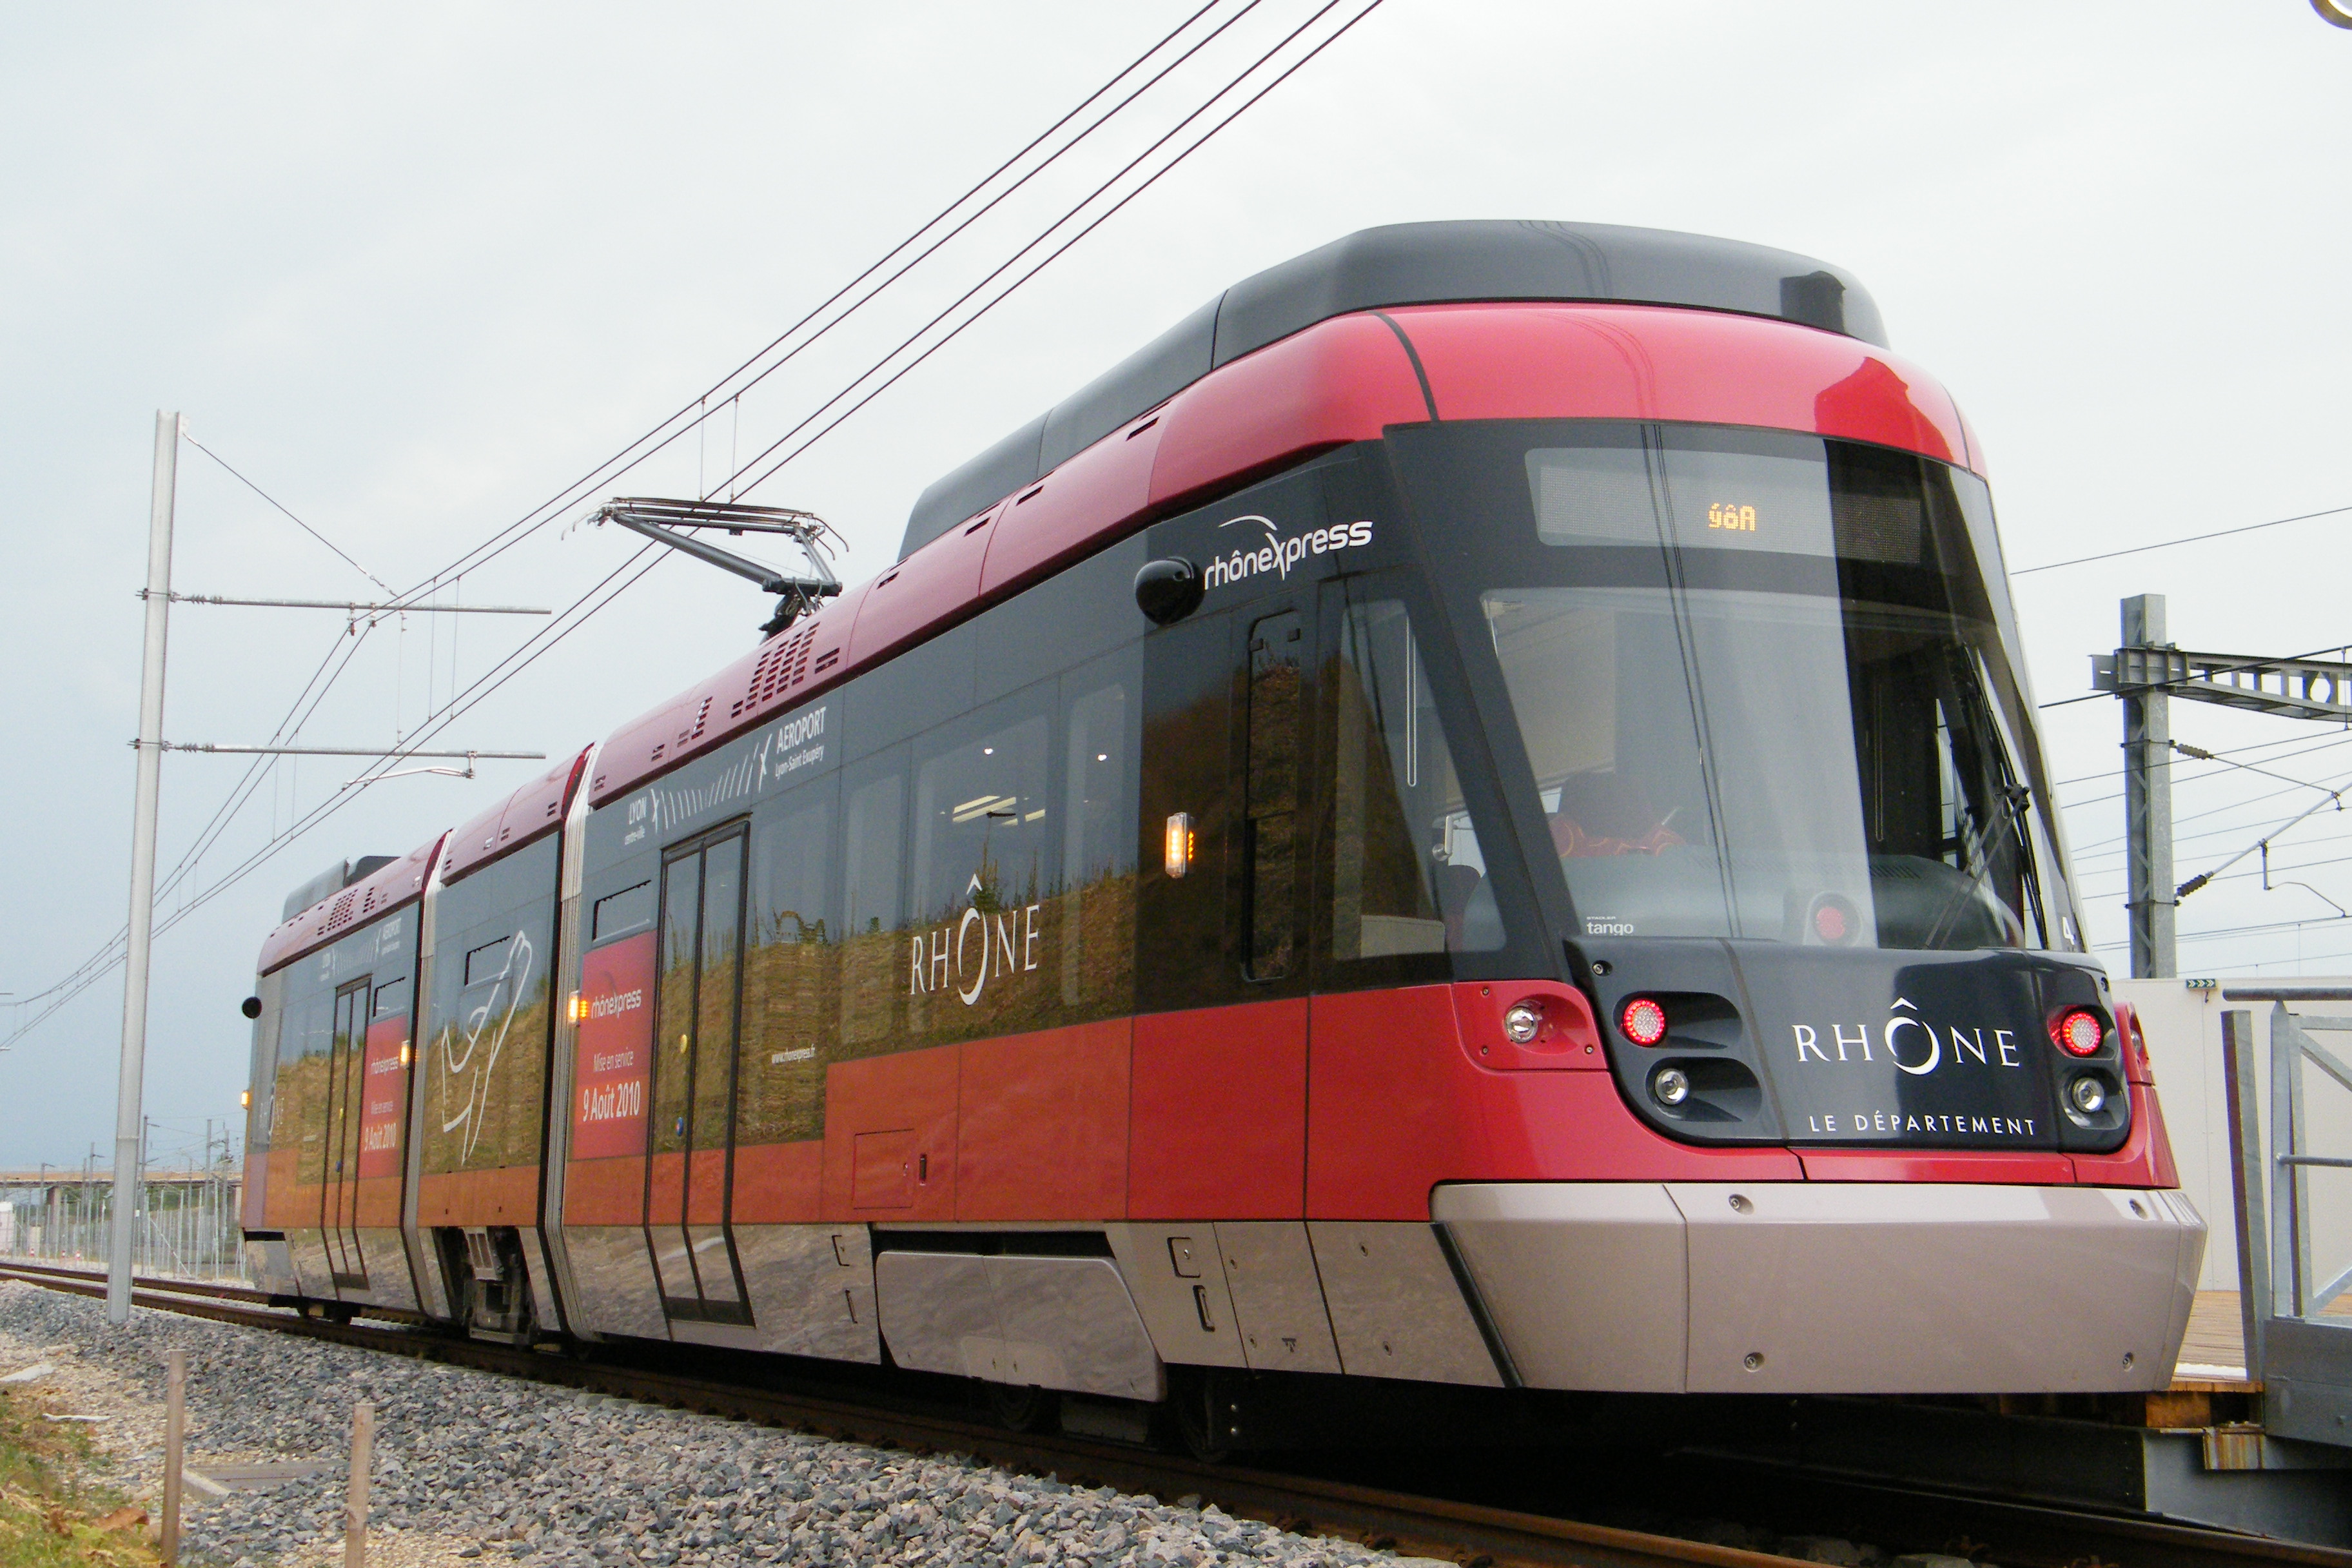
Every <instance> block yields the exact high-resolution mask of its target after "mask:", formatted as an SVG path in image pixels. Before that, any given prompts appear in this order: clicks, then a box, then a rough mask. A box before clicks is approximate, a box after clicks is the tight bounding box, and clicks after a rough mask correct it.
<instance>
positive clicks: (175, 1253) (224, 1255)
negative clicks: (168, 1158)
mask: <svg viewBox="0 0 2352 1568" xmlns="http://www.w3.org/2000/svg"><path fill="white" fill-rule="evenodd" d="M241 1185H242V1184H241V1183H240V1182H239V1181H238V1180H237V1178H236V1177H235V1176H233V1175H229V1174H226V1173H212V1174H207V1173H201V1172H199V1173H183V1172H173V1173H168V1174H166V1173H158V1174H156V1175H155V1176H154V1177H153V1178H152V1179H151V1180H149V1181H147V1182H144V1183H142V1184H141V1186H140V1202H139V1211H138V1213H137V1215H135V1216H134V1225H135V1228H134V1230H133V1231H132V1233H131V1269H132V1271H133V1272H135V1273H139V1274H156V1275H169V1276H171V1277H173V1278H174V1279H234V1280H243V1279H245V1248H244V1247H243V1245H242V1237H241V1234H240V1232H239V1230H238V1226H237V1196H238V1192H239V1189H240V1187H241ZM113 1240H114V1191H113V1183H112V1180H111V1178H110V1176H108V1175H107V1174H106V1173H94V1175H93V1177H92V1178H91V1179H89V1180H80V1179H77V1178H76V1177H75V1176H74V1175H73V1174H72V1173H67V1174H66V1175H62V1176H58V1177H53V1178H50V1179H49V1180H47V1181H46V1182H43V1183H40V1184H37V1185H36V1184H26V1185H15V1186H9V1187H6V1188H5V1191H0V1256H6V1257H12V1258H37V1259H40V1260H42V1261H45V1262H63V1263H74V1262H79V1263H88V1264H93V1265H97V1264H103V1263H105V1262H106V1260H107V1257H108V1251H109V1248H110V1247H112V1245H113Z"/></svg>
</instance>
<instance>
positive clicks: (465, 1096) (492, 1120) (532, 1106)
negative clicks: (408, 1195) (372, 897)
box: [420, 835, 558, 1175]
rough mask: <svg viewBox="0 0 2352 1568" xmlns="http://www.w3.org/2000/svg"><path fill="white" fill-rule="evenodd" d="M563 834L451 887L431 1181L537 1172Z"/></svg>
mask: <svg viewBox="0 0 2352 1568" xmlns="http://www.w3.org/2000/svg"><path fill="white" fill-rule="evenodd" d="M557 846H558V840H557V838H556V837H555V836H554V835H550V836H549V837H546V838H543V839H541V840H540V841H539V842H538V843H536V844H532V845H529V846H527V847H524V848H521V849H518V850H516V851H515V852H514V853H513V854H511V855H509V856H507V857H506V858H504V859H501V860H498V861H495V862H493V863H491V864H490V865H488V866H486V867H484V868H481V869H480V870H478V871H476V872H475V873H473V874H472V875H471V876H468V877H467V878H465V879H462V880H459V881H457V882H453V883H451V884H450V885H449V886H447V887H446V888H445V889H442V892H441V895H440V914H439V918H438V927H439V933H438V935H437V937H436V942H435V947H436V952H437V953H438V954H439V957H438V958H437V960H436V963H435V964H434V966H433V997H432V1002H431V1009H430V1012H429V1014H428V1016H427V1019H426V1027H425V1029H424V1030H422V1031H420V1037H422V1038H424V1039H425V1040H426V1041H427V1044H426V1046H425V1051H424V1064H423V1065H424V1071H425V1086H424V1087H425V1118H424V1126H423V1129H422V1131H423V1135H424V1151H423V1152H424V1162H425V1172H426V1173H427V1174H432V1175H442V1174H447V1173H453V1172H457V1171H477V1170H499V1169H512V1168H515V1167H519V1166H529V1165H533V1164H536V1163H538V1161H539V1157H540V1141H541V1126H542V1122H543V1118H542V1117H541V1114H540V1100H541V1095H542V1094H544V1092H545V1090H546V1077H547V1043H548V1036H549V1030H550V1028H551V1025H552V1022H553V1017H552V1012H551V995H552V991H551V984H552V971H553V962H554V956H555V954H554V945H555V942H554V937H555V930H554V922H555V880H556V867H557Z"/></svg>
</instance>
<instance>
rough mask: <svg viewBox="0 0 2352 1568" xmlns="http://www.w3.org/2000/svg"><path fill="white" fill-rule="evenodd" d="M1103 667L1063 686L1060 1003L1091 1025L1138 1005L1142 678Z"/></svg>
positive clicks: (1121, 664) (1130, 665) (1125, 666)
mask: <svg viewBox="0 0 2352 1568" xmlns="http://www.w3.org/2000/svg"><path fill="white" fill-rule="evenodd" d="M1105 664H1106V665H1107V666H1109V667H1111V668H1105V666H1097V667H1094V668H1089V669H1086V670H1080V671H1076V672H1074V673H1073V674H1071V675H1068V676H1065V677H1064V678H1063V680H1062V692H1063V711H1064V713H1065V715H1066V718H1065V721H1064V722H1065V726H1066V730H1065V737H1064V743H1063V758H1064V761H1063V775H1062V876H1061V888H1062V894H1061V901H1062V908H1061V910H1060V917H1059V934H1060V937H1061V972H1062V973H1061V987H1062V997H1061V999H1062V1005H1063V1006H1064V1007H1065V1008H1078V1009H1085V1010H1086V1011H1087V1015H1088V1016H1093V1015H1095V1014H1098V1013H1101V1012H1106V1011H1122V1010H1124V1009H1126V1008H1127V1007H1129V1006H1131V1005H1133V1003H1134V997H1135V785H1134V780H1135V778H1136V742H1135V739H1134V735H1133V731H1132V729H1131V728H1130V727H1131V726H1132V725H1134V724H1135V723H1136V722H1137V720H1138V718H1139V703H1138V702H1137V701H1136V700H1135V695H1134V694H1135V692H1136V690H1137V682H1136V676H1137V674H1138V673H1139V671H1138V670H1137V669H1136V668H1135V667H1136V664H1137V661H1136V660H1135V659H1134V658H1131V657H1130V658H1122V659H1117V660H1108V661H1105ZM1112 668H1116V670H1117V672H1118V676H1119V677H1120V678H1119V679H1107V677H1108V676H1109V675H1110V674H1111V672H1112Z"/></svg>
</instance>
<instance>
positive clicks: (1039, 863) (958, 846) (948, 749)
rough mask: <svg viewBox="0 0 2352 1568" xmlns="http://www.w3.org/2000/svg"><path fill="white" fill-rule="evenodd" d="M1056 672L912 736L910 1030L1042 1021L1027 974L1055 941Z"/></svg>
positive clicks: (923, 1034) (936, 1035)
mask: <svg viewBox="0 0 2352 1568" xmlns="http://www.w3.org/2000/svg"><path fill="white" fill-rule="evenodd" d="M1054 697H1055V682H1053V681H1051V680H1046V681H1041V682H1038V683H1037V684H1035V685H1034V686H1031V687H1030V688H1028V689H1026V690H1024V691H1022V692H1020V693H1018V694H1016V695H1014V696H1013V697H1010V698H1007V699H1005V700H1003V701H1002V702H998V703H994V704H992V705H991V706H990V707H988V708H986V709H984V710H982V711H980V712H979V713H976V714H973V715H972V716H971V717H970V718H969V719H966V720H963V721H959V722H956V723H951V724H943V725H941V726H940V728H939V729H937V730H935V731H932V732H931V733H930V734H929V735H926V736H924V737H922V738H921V739H920V740H919V741H917V742H915V795H914V813H913V826H914V857H913V861H912V865H911V869H912V872H913V875H912V877H911V878H910V879H909V885H910V887H911V889H912V892H913V900H914V907H913V909H912V910H911V913H912V916H913V921H914V923H913V926H912V928H911V929H910V931H909V932H908V945H907V956H906V962H905V965H904V969H905V974H906V978H907V1015H908V1016H907V1024H908V1034H909V1035H911V1036H913V1037H917V1038H919V1039H938V1040H940V1041H944V1040H946V1039H950V1038H962V1037H968V1036H971V1035H992V1034H1006V1033H1012V1032H1014V1031H1017V1030H1021V1029H1031V1028H1036V1027H1039V1026H1043V1025H1044V1024H1045V1023H1047V1022H1049V1021H1050V1018H1049V1016H1047V1013H1046V1008H1045V1002H1046V996H1045V988H1044V987H1043V986H1041V985H1039V984H1035V983H1034V976H1035V975H1036V974H1037V972H1038V971H1039V970H1040V968H1041V967H1042V964H1043V963H1044V960H1045V957H1046V956H1047V955H1049V954H1051V953H1052V952H1055V950H1056V948H1057V947H1058V942H1056V940H1055V938H1056V934H1057V933H1056V930H1055V928H1057V927H1058V925H1059V923H1060V918H1061V913H1062V910H1061V906H1060V903H1059V901H1058V900H1055V901H1054V902H1053V903H1052V904H1051V905H1049V904H1048V902H1047V899H1046V894H1047V891H1048V889H1051V888H1052V886H1053V885H1054V882H1055V876H1056V873H1057V871H1058V867H1057V866H1056V864H1055V862H1056V861H1057V860H1058V859H1059V856H1058V855H1057V854H1056V853H1055V851H1056V849H1057V847H1058V845H1057V843H1056V840H1057V838H1058V837H1059V836H1060V833H1061V825H1060V824H1059V823H1058V822H1056V821H1055V811H1054V809H1053V804H1052V799H1051V795H1050V782H1051V778H1050V775H1051V769H1052V766H1053V754H1052V751H1051V748H1050V740H1051V734H1052V726H1053V719H1052V710H1053V702H1054Z"/></svg>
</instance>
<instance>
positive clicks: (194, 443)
mask: <svg viewBox="0 0 2352 1568" xmlns="http://www.w3.org/2000/svg"><path fill="white" fill-rule="evenodd" d="M180 439H181V440H183V441H185V442H186V443H187V444H188V445H189V446H191V447H194V448H195V449H196V450H197V451H199V452H202V453H203V454H204V455H205V457H207V458H211V459H212V460H213V461H214V462H215V463H218V464H219V465H220V466H221V468H223V470H225V471H226V473H227V474H228V476H229V478H231V479H235V480H236V482H237V483H238V484H241V485H243V486H244V487H245V488H246V489H249V490H251V491H252V492H253V493H254V494H255V495H257V496H259V497H260V498H261V499H262V500H266V501H268V503H269V504H270V505H271V506H274V507H276V508H277V509H278V510H279V511H280V512H282V513H284V514H285V516H286V519H287V521H289V522H291V523H292V524H293V525H294V526H295V527H297V528H299V529H300V530H301V531H303V532H305V533H307V534H309V535H310V537H311V538H313V539H315V540H317V541H318V542H320V543H321V544H323V545H325V546H326V547H327V548H328V549H330V550H331V551H333V552H335V553H336V554H337V555H339V556H341V558H342V562H343V564H344V565H346V566H349V567H350V568H351V569H352V571H354V572H356V573H358V574H360V575H361V576H362V577H364V578H366V579H367V580H368V581H369V582H371V583H373V584H375V585H376V586H377V587H379V588H381V589H383V591H384V592H385V593H387V594H389V593H391V592H393V587H392V584H389V583H387V582H385V581H384V580H383V578H381V577H379V576H377V575H376V574H374V573H373V572H371V571H369V570H368V569H367V568H366V567H364V566H362V565H361V564H360V563H358V562H356V561H354V560H352V555H351V552H349V551H347V550H345V549H344V548H343V547H342V546H341V545H340V544H338V543H336V542H334V541H333V540H331V539H330V538H328V537H327V536H326V535H325V534H323V533H321V532H320V531H318V530H317V529H315V528H312V527H311V526H310V524H309V523H307V522H304V521H302V520H301V519H300V518H299V517H296V516H295V515H294V513H293V512H292V511H291V510H289V508H288V507H287V506H286V504H285V503H284V502H282V501H280V500H278V498H277V497H276V496H273V495H271V494H270V493H269V492H268V490H265V489H262V488H261V487H260V486H259V485H257V484H255V483H254V482H253V481H252V480H251V479H247V478H246V477H245V476H244V475H243V474H241V473H239V472H237V471H236V469H235V468H230V467H229V463H228V459H227V458H224V457H222V456H221V455H220V454H219V453H218V452H215V451H214V450H213V449H212V448H211V447H207V446H205V444H204V443H203V442H202V441H199V440H197V439H196V438H195V437H194V436H192V435H190V434H189V433H188V428H187V426H185V425H182V426H180Z"/></svg>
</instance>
